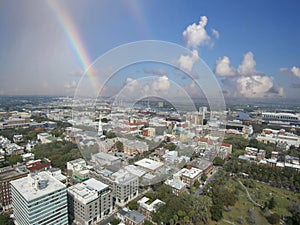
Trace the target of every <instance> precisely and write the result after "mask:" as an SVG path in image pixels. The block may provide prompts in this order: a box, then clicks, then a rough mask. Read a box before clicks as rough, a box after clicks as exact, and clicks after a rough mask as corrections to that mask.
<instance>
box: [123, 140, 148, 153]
mask: <svg viewBox="0 0 300 225" xmlns="http://www.w3.org/2000/svg"><path fill="white" fill-rule="evenodd" d="M123 151H124V153H125V154H128V155H133V154H135V153H139V154H142V153H143V152H147V151H149V146H148V144H147V143H146V142H143V141H138V140H134V141H133V140H125V141H123Z"/></svg>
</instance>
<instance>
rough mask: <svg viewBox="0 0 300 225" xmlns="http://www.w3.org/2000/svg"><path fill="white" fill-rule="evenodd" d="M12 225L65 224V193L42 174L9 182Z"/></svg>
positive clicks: (63, 189) (61, 186)
mask: <svg viewBox="0 0 300 225" xmlns="http://www.w3.org/2000/svg"><path fill="white" fill-rule="evenodd" d="M11 197H12V205H13V214H14V217H15V224H17V225H23V224H24V225H27V224H41V225H43V224H44V225H50V224H53V225H54V224H55V225H57V224H68V209H67V189H66V186H65V185H64V184H63V183H61V182H60V181H58V180H56V179H55V178H54V177H52V176H51V175H49V174H48V173H46V172H40V173H38V174H29V175H28V176H27V177H23V178H20V179H17V180H14V181H11Z"/></svg>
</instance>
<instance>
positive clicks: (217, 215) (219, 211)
mask: <svg viewBox="0 0 300 225" xmlns="http://www.w3.org/2000/svg"><path fill="white" fill-rule="evenodd" d="M210 213H211V218H212V220H214V221H219V220H220V219H222V217H223V206H222V205H220V204H217V205H213V206H212V207H211V208H210Z"/></svg>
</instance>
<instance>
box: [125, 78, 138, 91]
mask: <svg viewBox="0 0 300 225" xmlns="http://www.w3.org/2000/svg"><path fill="white" fill-rule="evenodd" d="M125 85H126V90H128V91H130V92H135V91H136V90H137V88H138V85H139V84H138V81H137V80H135V79H133V78H131V77H127V79H126V82H125Z"/></svg>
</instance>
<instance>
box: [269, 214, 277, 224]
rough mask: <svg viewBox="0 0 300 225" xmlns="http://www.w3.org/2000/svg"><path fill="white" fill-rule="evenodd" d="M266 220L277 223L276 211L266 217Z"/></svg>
mask: <svg viewBox="0 0 300 225" xmlns="http://www.w3.org/2000/svg"><path fill="white" fill-rule="evenodd" d="M267 220H268V222H269V223H270V224H278V223H279V222H280V216H279V215H278V214H277V213H272V214H271V215H270V216H268V217H267Z"/></svg>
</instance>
